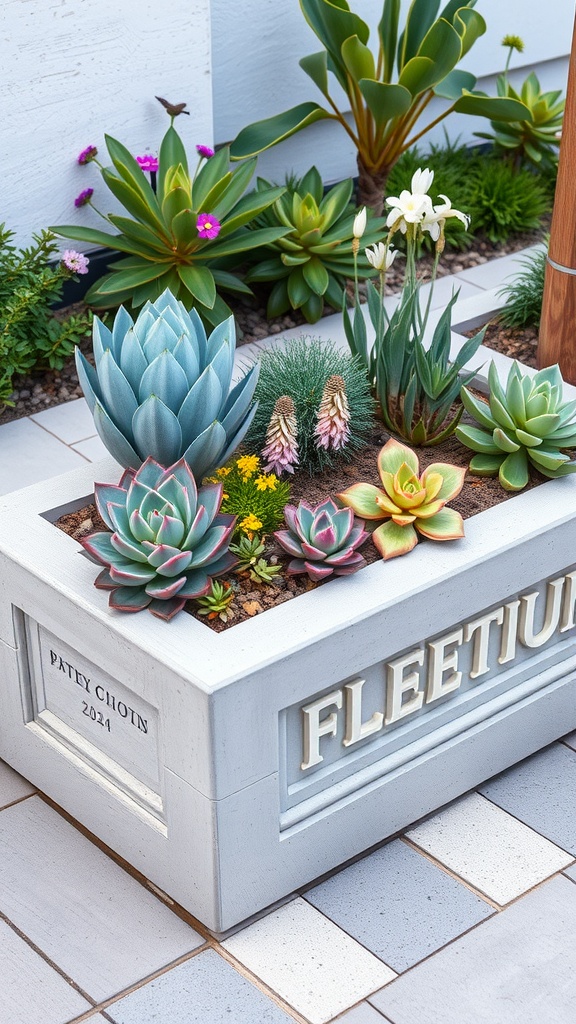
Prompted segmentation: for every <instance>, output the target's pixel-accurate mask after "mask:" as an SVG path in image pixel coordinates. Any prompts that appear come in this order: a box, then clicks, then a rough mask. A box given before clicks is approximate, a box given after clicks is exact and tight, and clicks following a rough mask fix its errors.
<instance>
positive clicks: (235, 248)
mask: <svg viewBox="0 0 576 1024" xmlns="http://www.w3.org/2000/svg"><path fill="white" fill-rule="evenodd" d="M106 145H107V148H108V152H109V154H110V159H111V161H112V165H113V166H111V167H101V168H100V171H101V174H102V178H103V180H104V183H105V184H106V185H107V186H108V188H109V189H110V192H111V193H112V195H113V196H114V197H115V198H116V199H117V200H118V201H119V202H120V203H121V204H122V205H123V207H124V208H125V210H126V213H127V214H128V216H126V215H120V214H116V213H110V214H108V215H107V216H104V215H103V214H101V216H103V217H104V220H106V221H107V223H108V225H109V226H110V227H111V228H116V229H117V230H118V231H119V234H112V233H109V232H107V231H102V230H100V229H97V228H91V227H83V226H78V225H76V224H64V225H57V226H56V227H54V228H53V229H52V230H53V231H54V232H55V233H56V234H57V235H62V236H63V237H64V238H73V239H78V240H79V241H82V242H89V243H90V244H92V245H98V246H106V248H109V249H115V250H118V251H119V252H122V253H126V256H125V257H124V258H123V259H120V260H118V261H117V262H115V263H113V264H112V265H111V267H110V273H108V274H105V275H104V277H101V278H100V279H99V281H97V282H96V284H94V285H92V287H91V288H90V289H89V291H88V293H87V295H86V301H87V302H88V304H89V305H90V306H92V307H93V308H94V309H97V310H100V309H107V308H110V307H114V306H119V305H120V304H121V303H124V304H126V303H130V304H131V306H132V307H134V308H138V307H139V306H142V305H143V304H144V303H145V302H146V301H151V302H154V301H155V299H157V298H158V296H159V295H161V294H162V292H163V291H165V289H167V288H169V289H170V291H171V292H172V294H173V295H175V296H176V298H178V299H180V300H181V301H182V302H183V303H184V305H185V306H186V308H187V309H190V308H191V307H195V308H196V309H197V310H198V312H199V314H200V315H201V316H202V319H203V320H204V321H205V322H207V323H209V324H212V325H213V326H216V325H217V324H219V323H221V321H222V320H225V319H226V318H227V317H228V316H230V313H231V311H230V309H229V307H228V306H227V305H226V303H225V302H224V300H223V299H222V297H221V296H220V294H219V290H223V291H230V292H238V293H240V294H247V295H251V294H252V292H251V291H250V289H249V288H248V287H247V285H245V284H244V283H243V282H242V281H241V280H240V278H239V277H237V276H236V275H235V274H233V273H230V272H229V271H228V270H226V269H223V268H222V266H220V263H221V261H222V260H224V258H225V257H230V256H240V259H241V258H242V255H241V254H243V253H245V252H246V251H247V250H248V249H252V248H253V247H254V246H255V245H264V244H266V243H267V242H273V241H275V240H276V239H278V238H280V237H281V236H282V235H283V234H284V233H285V230H286V229H285V228H279V227H274V228H269V227H266V228H262V229H260V230H259V231H254V232H249V231H248V230H247V228H246V225H247V224H249V222H250V221H251V220H253V218H254V217H255V216H257V214H259V213H261V212H262V210H264V209H266V207H267V206H270V204H271V203H273V202H274V201H275V200H276V199H278V197H279V196H280V195H282V192H283V191H284V190H283V189H282V188H270V189H267V190H263V191H259V192H256V193H255V192H252V193H250V194H249V195H244V192H245V191H246V188H247V187H248V185H249V183H250V179H251V178H252V175H253V173H254V169H255V166H256V160H255V159H252V160H247V161H246V162H245V163H243V164H242V165H241V166H240V167H237V168H236V169H235V170H233V171H231V170H230V166H229V165H230V155H229V151H228V148H227V147H224V148H223V149H221V150H219V151H218V153H216V154H215V155H214V156H212V157H210V158H209V159H205V158H204V157H203V156H202V155H201V156H200V160H199V167H198V169H197V171H196V173H195V174H191V173H190V171H189V169H188V159H187V156H186V150H185V148H184V144H183V142H182V140H181V138H180V136H179V135H178V133H177V131H176V129H175V128H174V126H173V124H171V125H170V127H169V129H168V131H167V132H166V135H165V136H164V139H163V140H162V144H161V146H160V153H159V156H158V173H157V190H156V192H154V190H153V188H152V186H151V184H150V182H149V181H148V178H147V176H146V174H145V173H144V171H143V170H142V168H141V167H140V166H139V164H138V162H137V161H136V160H135V158H134V157H133V156H132V155H131V153H129V151H128V150H127V149H126V147H125V146H123V145H122V144H121V143H120V142H118V141H117V140H116V139H113V138H111V137H110V136H108V135H107V136H106ZM86 192H91V190H86ZM82 195H85V193H83V194H82ZM86 202H89V205H92V206H93V205H94V204H93V203H92V199H91V195H90V196H88V197H87V200H86ZM97 212H99V211H97ZM207 225H209V226H208V227H207Z"/></svg>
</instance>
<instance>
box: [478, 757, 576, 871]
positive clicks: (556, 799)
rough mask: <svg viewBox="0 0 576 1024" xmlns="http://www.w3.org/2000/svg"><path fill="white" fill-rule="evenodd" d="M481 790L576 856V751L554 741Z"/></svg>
mask: <svg viewBox="0 0 576 1024" xmlns="http://www.w3.org/2000/svg"><path fill="white" fill-rule="evenodd" d="M480 792H481V793H483V794H484V796H486V797H488V799H489V800H492V802H493V803H495V804H498V806H499V807H503V808H504V810H505V811H508V812H509V813H510V814H513V815H514V817H515V818H519V819H520V821H523V822H525V823H526V824H527V825H529V826H530V828H533V829H534V830H535V831H536V832H540V834H541V835H543V836H546V838H547V839H550V840H551V841H552V842H553V843H556V845H557V846H560V847H561V848H562V849H563V850H567V851H568V853H571V854H572V855H573V856H576V799H575V795H576V751H574V750H571V749H570V747H567V746H566V745H565V744H564V743H554V744H552V746H551V747H547V748H546V749H545V750H541V751H540V752H539V753H538V754H534V755H533V756H532V757H529V758H527V760H526V761H522V762H521V763H520V764H518V765H516V766H515V767H514V768H509V769H508V771H506V772H503V773H502V775H498V776H496V778H495V779H492V780H491V781H490V782H487V783H486V784H485V785H484V786H481V787H480Z"/></svg>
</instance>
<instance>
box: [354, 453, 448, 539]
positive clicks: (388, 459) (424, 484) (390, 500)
mask: <svg viewBox="0 0 576 1024" xmlns="http://www.w3.org/2000/svg"><path fill="white" fill-rule="evenodd" d="M378 470H379V473H380V479H381V480H382V484H383V486H384V490H380V488H378V487H375V486H374V484H364V483H359V484H353V485H352V487H348V488H347V489H346V490H345V491H343V492H342V493H341V494H338V495H337V497H338V498H339V500H340V501H341V502H342V503H343V504H344V505H347V506H348V507H349V508H350V509H353V510H354V512H357V513H358V514H359V515H362V516H364V518H365V519H387V520H388V522H386V523H383V524H382V526H378V527H377V529H376V530H374V533H373V534H372V539H373V541H374V544H375V545H376V547H377V549H378V551H379V552H380V554H381V555H382V557H383V558H384V559H388V558H395V557H396V556H397V555H405V554H407V553H408V551H411V550H412V548H413V547H415V546H416V544H417V543H418V534H419V533H420V534H422V536H423V537H429V538H430V540H456V539H457V538H459V537H463V536H464V523H463V521H462V516H461V515H460V513H459V512H456V511H455V510H454V509H452V508H446V507H445V506H446V503H447V502H448V501H450V500H451V498H455V497H456V495H457V494H459V493H460V491H461V490H462V485H463V483H464V476H465V474H466V470H465V469H460V468H459V467H458V466H451V465H450V464H449V463H447V462H435V463H433V464H432V465H430V466H428V467H427V469H425V470H424V472H423V473H422V475H421V476H419V467H418V457H417V455H416V453H415V452H413V451H412V449H411V448H408V447H407V446H406V445H405V444H401V443H400V441H395V440H394V438H390V440H389V441H388V442H387V443H386V444H385V445H384V447H383V448H382V449H381V451H380V454H379V456H378Z"/></svg>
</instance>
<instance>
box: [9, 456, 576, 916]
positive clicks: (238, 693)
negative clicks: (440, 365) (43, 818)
mask: <svg viewBox="0 0 576 1024" xmlns="http://www.w3.org/2000/svg"><path fill="white" fill-rule="evenodd" d="M118 475H119V474H118V469H117V466H116V464H115V463H114V462H112V460H107V461H105V462H103V463H100V464H98V465H97V466H92V465H87V466H86V469H85V470H84V469H83V470H81V471H74V472H73V473H70V474H67V475H66V476H63V477H59V478H57V479H54V480H51V481H50V482H48V483H44V484H41V485H36V486H34V487H31V488H27V489H26V490H25V491H21V492H19V493H17V494H13V495H10V496H9V497H8V498H6V499H1V500H0V756H1V757H3V758H5V759H6V760H7V761H8V763H9V764H11V765H13V766H14V768H16V769H17V770H19V771H20V772H22V773H23V774H24V775H25V776H26V777H27V778H28V779H30V780H31V781H32V782H33V783H35V784H36V785H37V786H38V787H39V788H40V789H41V790H43V791H44V792H45V793H47V794H48V795H49V796H50V797H51V798H52V799H53V800H55V801H56V802H57V803H58V804H60V805H61V806H62V807H64V808H65V809H66V810H67V811H68V812H69V813H70V814H72V815H73V816H74V817H75V818H76V819H77V820H78V821H80V822H82V824H83V825H85V826H86V827H87V828H88V829H90V831H91V832H93V833H94V834H95V835H97V836H98V837H99V838H100V839H101V840H103V841H104V842H105V843H106V844H108V845H109V846H110V847H111V848H112V849H113V850H115V851H117V852H118V853H119V854H120V855H121V856H122V857H124V858H125V859H126V860H127V861H128V862H129V863H130V864H132V865H133V866H134V867H136V868H137V869H138V870H139V871H141V872H142V873H143V874H144V875H145V876H146V877H147V878H149V879H150V880H151V881H153V882H154V883H155V884H156V885H157V886H159V887H161V888H162V889H163V890H165V891H166V892H167V893H169V894H170V896H171V897H173V899H175V900H176V901H177V902H178V903H180V904H182V905H183V906H184V907H185V908H186V909H187V910H188V911H190V912H191V913H192V914H193V915H194V916H196V917H197V918H199V919H200V920H201V921H203V922H204V923H205V924H206V925H207V926H208V927H209V928H210V929H212V930H214V931H216V932H221V931H224V930H226V929H228V928H230V927H232V926H234V925H235V924H237V923H238V922H240V921H241V920H243V919H245V918H247V917H249V916H250V915H252V914H254V913H255V912H257V911H259V910H260V909H262V908H264V907H266V906H267V905H269V904H271V903H273V902H274V901H276V900H278V899H280V898H282V897H284V896H285V895H287V894H288V893H290V892H292V891H293V890H294V889H296V888H297V887H299V886H301V885H303V884H304V883H306V882H308V881H310V880H311V879H314V878H316V877H317V876H319V875H321V874H322V873H324V872H326V871H328V870H330V869H332V868H334V867H336V866H337V865H339V864H341V863H342V862H344V861H345V860H347V859H348V858H350V857H353V856H355V855H357V854H358V853H360V852H362V851H363V850H366V849H367V848H369V847H370V846H372V845H373V844H375V843H378V842H379V841H381V840H382V839H384V838H385V837H387V836H390V835H392V834H394V833H396V832H398V831H399V830H401V829H403V828H404V827H406V826H407V825H408V824H410V823H411V822H413V821H415V820H416V819H418V818H420V817H422V816H423V815H426V814H428V813H430V812H431V811H432V810H434V809H435V808H437V807H439V806H441V805H442V804H445V803H446V802H447V801H449V800H452V799H453V798H454V797H457V796H458V795H459V794H461V793H463V792H465V791H466V790H469V789H470V788H471V787H474V786H476V785H478V784H479V783H480V782H482V781H483V780H485V779H487V778H488V777H490V776H492V775H494V774H495V773H496V772H499V771H501V770H502V769H504V768H506V767H507V766H509V765H511V764H513V763H515V762H517V761H519V760H520V759H521V758H523V757H526V756H527V755H528V754H530V753H532V752H533V751H535V750H537V749H538V748H540V747H542V746H544V745H545V744H547V743H549V742H551V741H552V740H554V739H556V738H558V737H559V736H561V735H563V734H565V733H566V732H568V731H570V730H572V729H575V728H576V661H575V657H574V655H575V646H576V644H575V634H576V628H575V626H574V621H575V603H576V571H575V569H576V565H575V564H574V559H575V558H576V555H575V552H576V545H575V543H574V542H575V532H576V531H575V518H574V517H575V516H576V479H575V478H574V477H568V478H566V479H563V480H558V481H550V482H547V483H545V484H543V485H542V486H541V487H539V488H537V489H534V490H532V491H529V492H527V493H522V494H519V495H517V496H515V497H514V498H512V499H511V500H509V501H507V502H505V503H503V504H501V505H499V506H498V507H496V508H492V509H490V510H488V511H486V512H482V513H481V514H479V515H477V516H474V517H473V518H472V519H469V520H467V522H466V537H465V539H463V540H461V541H457V542H451V543H449V544H434V543H428V542H427V543H420V544H419V545H418V547H417V548H416V549H415V550H414V551H413V552H412V553H411V554H410V555H408V556H407V557H405V558H400V559H397V560H394V561H392V562H390V563H388V564H383V563H380V562H379V563H375V564H373V565H371V566H369V567H368V568H366V569H364V570H363V571H362V572H360V573H358V574H356V575H354V576H352V577H348V578H341V579H336V580H334V581H331V582H329V583H327V584H326V585H324V586H322V587H321V588H319V589H318V590H315V591H313V592H310V593H308V594H306V595H304V596H301V597H299V598H297V599H296V600H293V601H290V602H288V603H286V604H284V605H281V606H279V607H277V608H275V609H272V610H270V611H268V612H266V613H265V614H263V615H261V616H257V617H256V618H254V619H251V620H250V621H247V622H244V623H240V624H238V625H236V626H234V627H232V628H231V629H229V630H227V631H226V632H224V633H222V634H215V633H213V632H212V631H211V630H210V628H209V627H207V626H205V625H204V624H202V623H199V622H197V621H196V620H195V619H193V618H192V617H190V616H188V615H186V614H184V613H181V614H180V615H179V616H177V617H176V619H174V620H173V621H172V622H171V623H163V622H161V621H159V620H157V619H154V618H153V617H152V616H151V615H149V614H148V613H139V614H137V615H125V614H121V613H113V612H111V611H110V610H109V609H108V607H107V595H106V594H105V593H103V592H101V591H96V590H95V588H94V587H93V580H94V578H95V575H96V568H95V566H94V565H93V564H92V563H90V562H89V561H88V560H87V559H86V558H85V557H84V556H83V554H82V552H81V548H80V546H79V545H78V544H77V543H76V542H75V541H73V540H72V539H71V538H69V537H67V536H66V535H64V534H63V533H61V532H60V531H58V530H57V529H55V528H54V526H53V525H52V522H51V521H54V520H55V519H56V518H58V516H59V515H60V514H62V512H63V511H69V510H70V509H72V508H79V507H81V506H82V505H83V504H85V503H86V496H88V495H90V494H91V492H92V488H93V481H94V479H95V478H96V479H98V480H104V481H108V480H109V481H113V480H116V479H117V477H118Z"/></svg>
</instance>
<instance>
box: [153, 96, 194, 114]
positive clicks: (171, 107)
mask: <svg viewBox="0 0 576 1024" xmlns="http://www.w3.org/2000/svg"><path fill="white" fill-rule="evenodd" d="M156 99H157V100H158V102H159V103H161V104H162V106H163V107H164V109H165V110H167V111H168V113H169V114H170V117H178V114H188V116H190V111H189V110H184V107H185V106H186V103H169V102H168V100H164V99H162V97H161V96H157V97H156Z"/></svg>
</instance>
